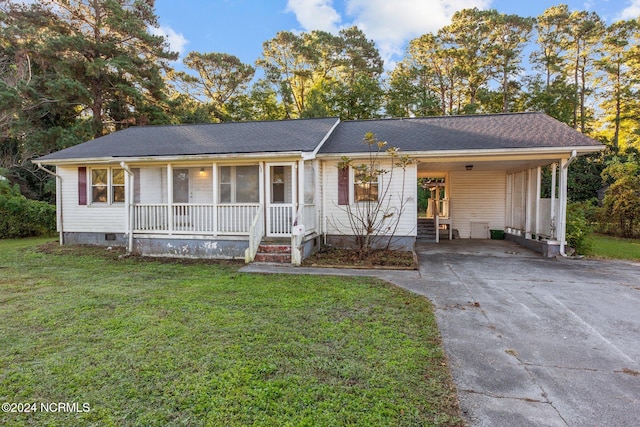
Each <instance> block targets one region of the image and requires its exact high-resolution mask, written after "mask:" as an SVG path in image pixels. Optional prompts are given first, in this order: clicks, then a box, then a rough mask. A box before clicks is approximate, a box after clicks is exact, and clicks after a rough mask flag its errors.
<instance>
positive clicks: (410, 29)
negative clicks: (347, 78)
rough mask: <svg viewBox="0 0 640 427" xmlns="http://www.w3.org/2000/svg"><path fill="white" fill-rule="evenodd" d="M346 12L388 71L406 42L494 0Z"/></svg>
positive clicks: (415, 2) (439, 0) (356, 5)
mask: <svg viewBox="0 0 640 427" xmlns="http://www.w3.org/2000/svg"><path fill="white" fill-rule="evenodd" d="M345 1H346V4H347V8H346V12H347V14H348V15H350V16H353V17H354V24H355V25H357V26H358V27H359V28H360V29H361V30H362V31H364V33H365V34H366V35H367V37H370V38H372V39H373V40H374V41H375V42H376V44H377V45H378V49H379V50H380V54H381V55H382V57H383V59H384V60H385V65H386V67H387V68H388V67H389V65H390V64H392V63H393V61H392V58H393V57H394V56H396V57H397V56H400V55H402V54H403V52H404V46H405V45H406V43H407V42H408V41H409V40H411V39H413V38H415V37H419V36H421V35H423V34H425V33H435V32H437V31H438V30H439V29H440V28H442V27H444V26H445V25H447V24H449V23H450V22H451V17H452V16H453V14H454V13H455V12H456V11H458V10H462V9H467V8H473V7H477V8H479V9H485V8H487V7H489V6H490V4H491V0H429V1H425V0H394V1H389V0H345ZM636 1H640V0H636Z"/></svg>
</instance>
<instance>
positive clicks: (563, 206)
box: [558, 150, 577, 257]
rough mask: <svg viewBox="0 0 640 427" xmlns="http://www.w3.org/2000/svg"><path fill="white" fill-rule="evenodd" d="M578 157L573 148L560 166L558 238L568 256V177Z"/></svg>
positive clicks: (561, 251)
mask: <svg viewBox="0 0 640 427" xmlns="http://www.w3.org/2000/svg"><path fill="white" fill-rule="evenodd" d="M576 157H577V152H576V150H573V152H572V153H571V157H569V158H568V159H567V160H566V161H561V163H560V164H561V166H560V206H559V208H560V212H559V213H558V219H559V221H558V228H559V230H558V238H559V240H560V255H562V256H563V257H566V256H567V253H566V240H567V239H566V234H567V177H568V171H569V165H570V164H571V163H573V161H574V160H575V159H576Z"/></svg>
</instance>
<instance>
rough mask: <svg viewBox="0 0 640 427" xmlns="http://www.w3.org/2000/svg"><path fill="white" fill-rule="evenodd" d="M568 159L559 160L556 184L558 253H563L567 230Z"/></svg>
mask: <svg viewBox="0 0 640 427" xmlns="http://www.w3.org/2000/svg"><path fill="white" fill-rule="evenodd" d="M568 166H569V165H568V161H567V160H564V159H563V160H561V161H560V182H559V185H558V190H559V192H560V194H559V200H558V228H557V237H558V241H560V254H562V255H564V254H565V245H566V239H565V234H566V232H567V177H568V169H569V168H568Z"/></svg>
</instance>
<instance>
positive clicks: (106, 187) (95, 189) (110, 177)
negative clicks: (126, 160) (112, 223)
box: [91, 168, 124, 204]
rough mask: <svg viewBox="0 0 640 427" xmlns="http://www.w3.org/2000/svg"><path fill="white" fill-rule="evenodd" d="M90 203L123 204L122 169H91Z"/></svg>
mask: <svg viewBox="0 0 640 427" xmlns="http://www.w3.org/2000/svg"><path fill="white" fill-rule="evenodd" d="M91 202H92V203H106V204H113V203H124V169H120V168H95V169H91Z"/></svg>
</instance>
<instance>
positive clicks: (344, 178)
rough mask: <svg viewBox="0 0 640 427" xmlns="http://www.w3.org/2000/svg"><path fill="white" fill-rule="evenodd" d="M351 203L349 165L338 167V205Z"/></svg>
mask: <svg viewBox="0 0 640 427" xmlns="http://www.w3.org/2000/svg"><path fill="white" fill-rule="evenodd" d="M348 204H349V167H348V166H346V167H344V168H339V169H338V205H348Z"/></svg>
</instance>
